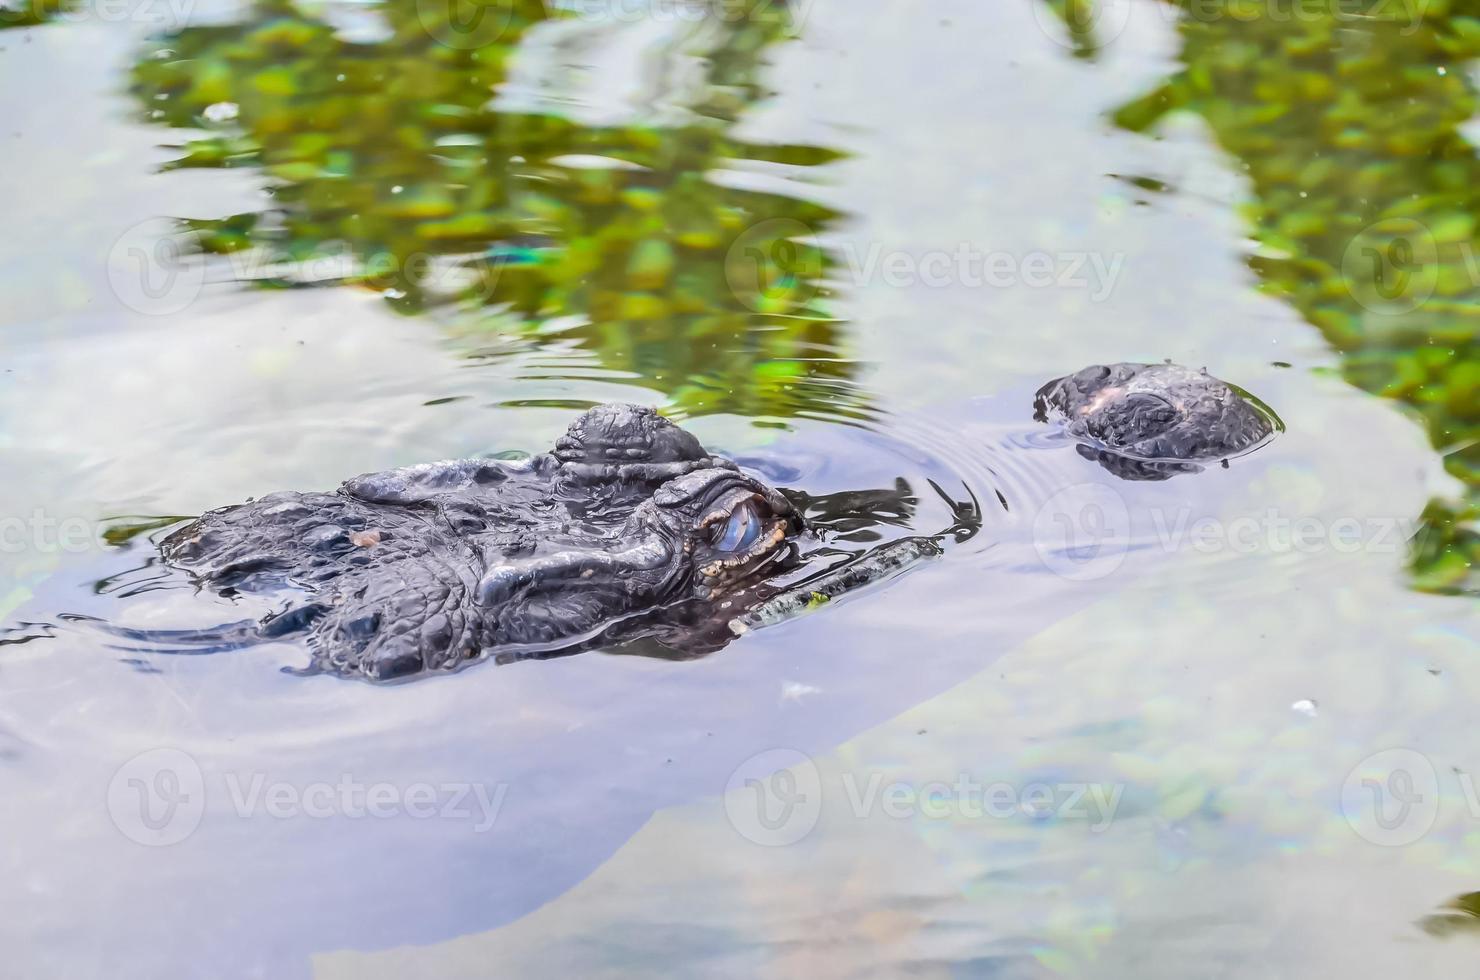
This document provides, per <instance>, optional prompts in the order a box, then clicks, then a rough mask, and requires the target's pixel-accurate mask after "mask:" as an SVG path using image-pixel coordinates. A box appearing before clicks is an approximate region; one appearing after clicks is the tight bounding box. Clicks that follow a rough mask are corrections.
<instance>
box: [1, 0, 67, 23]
mask: <svg viewBox="0 0 1480 980" xmlns="http://www.w3.org/2000/svg"><path fill="white" fill-rule="evenodd" d="M66 9H67V0H18V2H14V3H5V4H0V30H4V29H5V28H7V27H30V26H32V25H34V24H44V23H46V22H47V21H48V20H51V19H52V18H53V17H55V16H56V15H57V14H60V13H61V12H62V11H64V10H66Z"/></svg>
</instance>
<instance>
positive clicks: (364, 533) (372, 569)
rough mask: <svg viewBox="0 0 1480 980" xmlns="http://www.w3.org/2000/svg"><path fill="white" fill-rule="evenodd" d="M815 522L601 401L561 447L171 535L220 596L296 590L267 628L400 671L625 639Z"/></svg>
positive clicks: (624, 408)
mask: <svg viewBox="0 0 1480 980" xmlns="http://www.w3.org/2000/svg"><path fill="white" fill-rule="evenodd" d="M802 526H803V522H802V519H801V517H800V515H799V514H798V512H797V510H796V509H795V508H794V507H793V506H792V504H791V503H790V502H789V501H788V499H787V498H786V497H785V496H783V495H782V494H781V493H779V492H778V491H777V490H775V489H774V488H772V487H770V486H767V485H766V484H765V483H762V482H761V481H760V480H758V479H756V478H754V477H752V476H750V475H748V474H746V473H744V472H742V471H741V470H740V468H739V467H738V466H736V465H735V464H734V463H733V462H731V461H729V460H727V459H724V458H723V457H718V456H713V455H711V454H709V453H708V452H706V451H705V449H704V447H703V446H702V445H700V443H699V441H698V440H697V439H696V438H694V436H692V435H691V434H689V433H687V432H684V431H683V430H682V429H680V428H678V427H677V426H675V425H674V424H673V423H671V422H669V421H667V420H666V419H664V418H662V417H661V416H659V415H658V414H657V413H655V412H654V411H652V410H651V409H646V408H641V407H637V406H632V405H607V406H601V407H598V408H593V409H591V410H590V411H588V412H586V413H585V414H584V415H582V416H581V417H580V418H578V419H577V420H576V421H575V422H574V424H572V425H571V427H570V429H569V431H568V432H567V433H566V434H565V435H564V436H562V437H561V438H560V439H559V441H558V442H557V443H556V446H555V448H554V450H553V451H552V452H549V453H543V454H540V455H537V456H534V457H531V458H528V459H524V460H516V461H505V460H494V459H472V460H461V461H454V462H446V463H432V464H426V465H422V466H414V467H409V468H406V469H400V470H392V471H388V472H384V473H374V474H369V475H366V476H361V477H358V478H356V479H353V480H351V481H349V482H348V483H346V484H345V485H344V486H343V487H341V488H340V489H339V490H338V491H336V492H333V493H307V494H301V493H279V494H272V495H270V496H267V497H263V498H261V499H259V500H256V501H251V502H249V503H246V504H242V505H239V506H235V507H228V508H224V509H222V510H218V511H213V512H211V513H209V514H206V515H205V516H204V517H202V518H200V519H199V520H197V521H195V522H193V523H191V524H190V525H187V526H186V527H184V528H182V529H180V530H179V531H176V532H175V533H174V534H172V535H170V537H169V538H167V539H166V540H165V542H164V544H163V550H164V554H165V557H166V559H167V560H169V561H170V562H171V563H173V564H175V565H177V566H180V567H183V568H185V569H187V570H188V571H189V572H191V573H192V574H193V575H194V576H195V578H196V580H197V582H198V583H199V584H200V585H202V586H203V587H206V588H210V589H213V590H215V591H217V592H222V593H227V594H230V593H240V592H253V593H271V594H281V595H282V597H283V604H282V605H281V607H280V609H279V611H278V612H276V613H274V614H273V615H271V616H270V617H268V619H267V620H266V621H265V622H264V624H263V632H264V633H266V634H267V635H270V636H279V635H287V634H292V633H296V632H300V631H303V632H306V633H307V635H308V640H309V645H310V647H311V649H312V651H313V656H314V662H315V666H316V667H317V668H318V669H321V670H327V671H332V672H335V673H342V674H351V675H360V676H364V677H368V678H371V679H376V680H386V679H392V678H398V677H404V676H407V675H411V674H416V673H419V672H422V671H425V670H436V669H451V668H455V667H458V666H460V665H462V664H465V663H467V662H469V661H471V660H475V659H479V658H482V657H485V656H494V657H499V658H504V659H512V658H518V657H530V656H549V655H553V654H555V653H560V652H570V651H571V650H572V649H574V648H579V647H580V646H581V645H590V644H592V643H595V642H600V641H603V640H608V639H611V638H612V637H614V636H616V637H628V636H630V635H632V634H634V633H637V632H640V630H641V629H642V628H643V626H644V625H645V624H651V623H652V622H654V620H655V617H657V616H658V614H660V613H661V612H663V611H665V610H671V609H675V608H679V607H682V608H684V609H686V610H687V611H688V612H687V614H688V615H690V616H692V612H693V607H694V606H695V605H696V604H697V605H701V606H704V607H706V608H709V609H713V610H714V611H715V612H716V613H717V614H719V615H724V612H723V610H726V609H728V608H730V607H731V605H732V604H733V603H734V602H735V601H738V596H739V594H740V593H742V592H743V591H744V590H745V589H746V588H747V587H748V586H749V585H750V584H752V583H754V582H757V581H758V580H760V579H763V578H764V577H766V576H768V575H772V574H774V573H776V572H777V571H780V570H782V569H785V568H787V567H788V566H789V565H790V564H791V563H792V562H793V561H794V559H795V555H796V552H795V548H794V546H793V539H794V538H795V537H796V536H797V535H798V534H799V533H800V532H801V530H802Z"/></svg>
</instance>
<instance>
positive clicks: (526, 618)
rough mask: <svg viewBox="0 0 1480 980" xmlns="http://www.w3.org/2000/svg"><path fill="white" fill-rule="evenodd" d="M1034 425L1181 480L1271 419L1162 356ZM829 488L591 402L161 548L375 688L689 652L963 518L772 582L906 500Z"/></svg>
mask: <svg viewBox="0 0 1480 980" xmlns="http://www.w3.org/2000/svg"><path fill="white" fill-rule="evenodd" d="M1035 414H1036V417H1037V418H1038V419H1040V420H1042V421H1054V422H1058V423H1060V424H1062V426H1063V428H1064V430H1065V432H1066V433H1067V434H1068V435H1069V436H1070V437H1071V438H1073V439H1075V440H1076V441H1078V442H1079V449H1080V451H1081V453H1082V454H1084V455H1086V456H1087V457H1088V458H1090V459H1092V460H1096V461H1098V462H1100V463H1101V464H1102V465H1104V466H1106V468H1107V469H1109V470H1110V471H1111V472H1112V473H1114V474H1115V475H1117V476H1120V477H1123V478H1126V479H1165V478H1167V477H1168V476H1171V475H1175V474H1176V473H1180V472H1190V471H1193V470H1196V469H1198V468H1200V467H1201V465H1202V464H1203V463H1205V462H1207V461H1208V460H1211V459H1216V458H1222V459H1227V458H1228V457H1229V456H1232V455H1236V454H1238V453H1241V452H1245V451H1248V450H1249V449H1250V448H1252V447H1254V446H1255V445H1257V444H1258V443H1259V442H1260V441H1261V440H1263V439H1265V438H1267V437H1268V436H1269V435H1270V433H1271V432H1272V431H1273V427H1274V422H1273V421H1272V420H1273V416H1272V413H1266V412H1265V411H1264V410H1263V409H1262V407H1260V406H1257V405H1256V404H1255V403H1254V401H1253V400H1252V399H1251V398H1249V397H1247V396H1245V395H1244V394H1243V393H1242V392H1240V391H1238V390H1236V389H1234V388H1233V387H1232V386H1229V385H1227V384H1225V383H1224V382H1221V381H1218V380H1217V379H1216V378H1213V377H1211V376H1209V375H1208V374H1207V373H1206V372H1196V371H1191V370H1189V369H1186V368H1181V367H1177V366H1175V365H1171V364H1166V365H1144V364H1114V365H1108V366H1100V365H1097V366H1092V367H1089V368H1086V369H1084V370H1082V371H1079V372H1078V373H1076V374H1073V375H1069V376H1066V377H1064V378H1060V379H1058V380H1056V381H1053V382H1050V383H1049V384H1048V385H1045V386H1044V387H1043V388H1042V389H1040V390H1039V392H1038V395H1037V398H1036V404H1035ZM937 491H938V492H939V488H937ZM836 496H840V497H841V499H833V500H831V501H821V500H818V499H813V498H809V497H808V496H807V495H806V494H804V493H801V492H798V491H794V490H789V491H782V490H779V489H777V488H775V487H772V486H770V485H769V484H767V483H765V482H763V481H762V480H760V479H759V478H757V477H756V476H753V475H751V474H749V473H747V472H745V471H743V470H742V469H741V468H740V467H739V466H738V465H737V464H736V463H734V462H733V461H731V460H729V459H727V458H725V457H723V456H719V455H715V454H713V453H710V452H709V451H708V450H706V449H705V448H704V447H703V445H701V444H700V442H699V440H698V439H697V438H695V437H694V436H693V435H692V434H690V433H688V432H686V431H684V430H683V429H681V428H680V427H679V426H677V425H675V424H674V423H673V422H671V421H669V420H668V419H665V418H664V417H662V416H661V415H659V414H658V413H657V412H656V411H655V410H654V409H651V408H646V407H641V406H637V405H627V404H615V405H601V406H597V407H595V408H592V409H590V410H588V411H587V412H585V413H584V414H583V415H581V416H580V417H579V418H577V419H576V420H575V421H574V423H572V424H571V426H570V428H569V430H568V431H567V432H566V433H565V435H563V436H561V437H560V439H559V440H557V442H556V444H555V447H554V449H553V450H552V451H550V452H547V453H541V454H538V455H535V456H532V457H528V458H525V459H519V460H505V459H489V458H478V459H465V460H453V461H447V462H440V463H428V464H422V465H418V466H411V467H407V468H402V469H395V470H390V471H387V472H381V473H372V474H368V475H365V476H360V477H356V478H355V479H352V480H350V481H349V482H347V483H345V484H344V485H343V486H341V487H340V488H339V489H338V490H336V491H333V492H327V493H324V492H320V493H297V492H283V493H273V494H270V495H267V496H264V497H262V498H260V499H257V500H252V501H248V502H247V503H244V504H240V505H236V506H232V507H226V508H222V509H219V510H214V511H211V512H209V513H207V514H205V515H204V516H202V517H200V518H198V519H196V520H194V521H192V522H190V523H189V524H187V525H185V526H184V527H181V528H179V529H178V530H176V531H174V532H172V533H171V534H169V535H168V536H167V537H166V538H165V539H164V540H163V542H162V544H161V548H162V553H163V557H164V558H165V560H166V561H167V562H168V563H169V564H171V565H173V566H176V567H178V568H180V569H183V570H185V571H186V572H188V573H189V574H190V575H191V576H193V578H194V580H195V582H196V583H197V585H198V586H199V587H201V588H205V589H209V590H211V591H214V592H216V593H219V594H222V595H227V596H234V595H240V594H246V593H250V594H269V595H275V594H278V593H282V594H284V595H286V596H287V597H288V599H287V601H286V602H285V603H284V604H283V605H281V607H280V608H278V609H277V610H276V611H274V612H272V613H270V614H269V615H267V616H266V617H265V618H264V619H263V620H261V621H260V622H258V623H255V624H250V630H251V632H253V633H254V634H255V635H256V636H257V637H260V638H265V639H274V638H283V637H288V636H298V635H302V636H305V637H306V638H307V646H308V648H309V650H310V652H311V656H312V665H311V667H310V668H309V669H310V670H311V671H315V672H325V673H333V674H338V675H345V676H352V677H361V678H365V679H369V680H373V681H388V680H396V679H401V678H407V677H411V676H416V675H421V674H425V673H430V672H437V671H448V670H455V669H458V668H460V667H462V666H465V665H467V664H469V663H472V662H474V661H477V660H481V659H485V658H488V657H493V658H495V659H499V660H503V661H508V660H511V659H527V658H543V657H550V656H562V655H565V654H568V653H573V652H579V651H580V650H584V649H590V648H592V647H595V646H600V645H605V644H612V643H617V642H628V641H632V640H634V639H640V638H645V637H646V638H657V639H658V640H659V641H660V642H664V643H666V645H667V646H668V647H669V648H672V649H684V647H685V643H687V649H689V650H690V651H695V652H697V653H706V652H709V651H711V650H714V649H718V647H719V646H722V645H723V644H724V643H725V642H727V641H728V640H729V639H731V638H733V635H739V634H742V633H744V632H746V631H747V630H748V629H750V628H753V627H756V626H764V625H768V624H770V623H773V622H776V621H778V620H780V619H783V618H787V617H788V616H789V615H792V614H794V613H795V612H797V611H801V610H805V609H810V608H815V607H816V606H819V605H822V604H824V603H826V602H829V601H830V600H831V599H833V598H836V597H837V596H838V595H840V594H842V593H844V592H847V591H853V590H855V589H857V588H858V587H860V586H862V585H866V584H868V583H870V582H872V581H878V580H881V579H884V578H888V577H891V576H893V575H895V574H897V573H899V572H901V571H903V570H905V569H907V568H909V567H912V566H913V565H915V564H917V563H918V562H920V561H921V560H923V559H928V558H934V557H937V556H939V555H940V554H941V544H942V543H943V542H945V541H947V540H950V539H951V538H953V537H954V538H955V539H956V540H961V539H962V538H963V537H964V536H969V535H970V534H971V533H973V532H972V524H973V517H972V513H971V508H970V507H969V506H966V505H959V504H956V503H954V502H952V501H950V500H949V499H948V498H947V503H948V504H950V505H951V506H952V507H953V509H955V510H956V512H957V517H958V520H957V523H956V524H955V525H953V527H952V528H950V529H947V531H945V532H942V534H940V535H935V536H929V537H921V536H915V537H910V538H905V539H899V540H895V541H891V542H888V543H886V544H884V545H880V546H879V547H876V548H874V549H872V550H871V551H870V552H868V553H867V554H865V555H864V556H863V557H862V558H858V559H856V560H854V561H852V562H849V563H846V564H845V565H844V566H843V567H841V568H839V567H834V568H831V569H828V570H827V571H826V572H824V573H822V574H821V575H820V576H819V575H812V576H810V577H808V578H806V579H805V580H804V581H802V582H801V584H800V585H797V584H796V583H793V586H794V587H790V588H786V587H777V586H775V585H774V584H773V582H774V581H775V580H778V579H780V578H784V577H785V575H786V573H788V572H790V571H792V570H795V569H797V568H798V567H799V566H803V565H805V564H806V563H807V562H806V559H807V557H808V555H807V554H805V553H804V552H803V550H802V549H801V547H800V545H801V544H802V542H803V540H804V538H805V537H806V536H807V535H808V534H811V533H813V532H815V531H816V529H817V524H818V519H819V516H820V515H826V514H828V513H830V512H839V511H843V512H846V511H848V510H853V511H855V512H857V511H858V510H859V509H868V508H873V509H874V510H876V511H881V512H888V511H890V510H891V509H892V510H893V511H894V512H896V514H897V513H899V512H907V511H908V510H909V509H910V507H911V506H912V503H913V498H912V497H910V496H909V488H908V486H907V485H904V484H903V483H902V481H901V484H900V485H899V486H897V487H896V488H895V490H894V491H892V492H891V491H861V492H858V493H854V494H847V495H836ZM942 497H943V498H944V494H942ZM977 516H978V518H979V514H978V515H977ZM894 522H895V523H900V521H898V520H897V519H896V520H895V521H894ZM814 537H815V535H814ZM716 626H718V627H719V628H716ZM726 627H727V629H726Z"/></svg>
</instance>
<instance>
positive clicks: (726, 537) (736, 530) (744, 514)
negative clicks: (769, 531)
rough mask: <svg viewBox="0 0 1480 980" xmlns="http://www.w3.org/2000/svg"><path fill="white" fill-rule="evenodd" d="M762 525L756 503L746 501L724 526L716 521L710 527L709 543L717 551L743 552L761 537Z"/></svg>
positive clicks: (732, 512)
mask: <svg viewBox="0 0 1480 980" xmlns="http://www.w3.org/2000/svg"><path fill="white" fill-rule="evenodd" d="M762 524H763V522H762V521H761V515H760V512H759V511H758V510H757V509H756V506H755V501H753V500H746V501H744V502H742V503H741V504H740V505H739V506H738V507H736V508H735V509H734V510H732V511H731V512H730V516H729V517H728V518H726V519H725V521H724V523H723V524H721V523H720V522H718V521H716V522H715V523H714V524H712V525H710V529H709V534H710V538H709V543H710V544H711V545H713V546H714V549H715V550H716V551H729V552H733V551H743V550H744V549H746V548H749V547H750V546H751V545H753V544H755V542H756V539H757V538H759V537H760V536H761V527H762Z"/></svg>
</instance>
